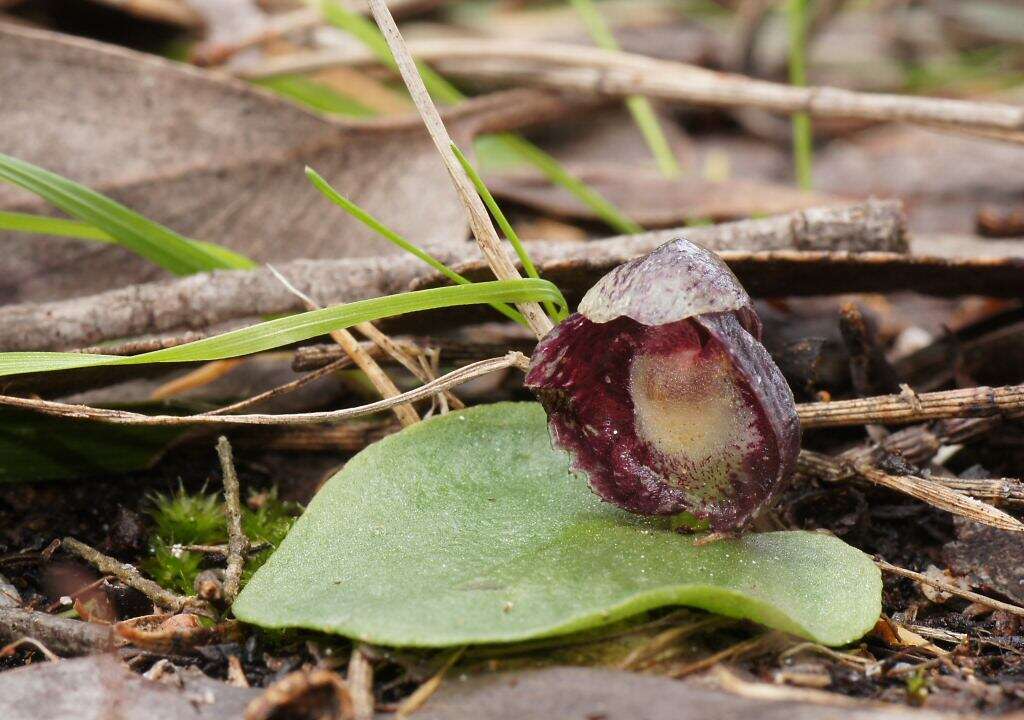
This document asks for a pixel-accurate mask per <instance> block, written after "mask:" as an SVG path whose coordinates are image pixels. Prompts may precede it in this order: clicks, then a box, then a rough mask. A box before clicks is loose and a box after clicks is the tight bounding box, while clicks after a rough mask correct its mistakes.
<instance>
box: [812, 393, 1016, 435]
mask: <svg viewBox="0 0 1024 720" xmlns="http://www.w3.org/2000/svg"><path fill="white" fill-rule="evenodd" d="M797 412H798V414H799V415H800V424H801V426H803V427H804V428H805V429H810V428H826V427H843V426H850V425H864V424H869V423H876V424H881V425H906V424H908V423H917V422H923V421H926V420H941V419H944V418H966V417H991V416H996V417H1015V416H1020V415H1021V414H1022V413H1024V385H1006V386H1003V387H975V388H965V389H962V390H946V391H942V392H932V393H920V394H918V393H914V392H913V391H909V392H908V391H907V390H905V391H904V392H902V393H899V394H897V395H880V396H877V397H869V398H858V399H855V400H835V401H832V402H818V403H804V404H801V405H800V406H798V408H797Z"/></svg>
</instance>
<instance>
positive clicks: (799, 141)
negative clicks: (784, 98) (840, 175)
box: [786, 0, 814, 190]
mask: <svg viewBox="0 0 1024 720" xmlns="http://www.w3.org/2000/svg"><path fill="white" fill-rule="evenodd" d="M786 12H787V14H788V18H789V82H790V83H791V84H793V85H797V86H800V87H803V86H805V85H807V0H788V4H787V7H786ZM813 152H814V149H813V139H812V137H811V118H810V116H809V115H808V114H807V113H795V114H794V115H793V167H794V169H795V172H796V181H797V185H798V186H799V187H800V188H801V189H803V190H810V189H811V187H812V180H811V163H812V157H813V155H812V154H813Z"/></svg>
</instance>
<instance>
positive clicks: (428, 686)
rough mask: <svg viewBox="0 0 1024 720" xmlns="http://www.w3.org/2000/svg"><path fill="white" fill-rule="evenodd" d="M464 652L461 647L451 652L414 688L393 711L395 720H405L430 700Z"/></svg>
mask: <svg viewBox="0 0 1024 720" xmlns="http://www.w3.org/2000/svg"><path fill="white" fill-rule="evenodd" d="M464 652H466V648H465V647H461V648H459V649H458V650H456V651H455V652H453V653H452V654H451V655H450V656H449V657H448V659H447V660H445V662H444V665H442V666H441V669H440V670H438V671H437V672H436V673H435V674H434V676H433V677H431V678H430V679H429V680H427V681H426V682H425V683H423V684H422V685H420V686H419V687H418V688H416V689H415V690H414V691H413V693H412V695H410V696H409V697H407V698H406V699H405V700H403V701H402V702H401V704H400V705H399V706H398V709H397V710H395V720H406V718H408V717H409V716H410V715H412V714H413V713H414V712H416V711H417V710H419V709H420V708H421V707H423V705H424V704H425V703H426V702H427V700H429V699H430V696H431V695H433V694H434V693H435V692H437V689H438V688H439V687H441V681H443V680H444V676H445V674H446V673H447V672H448V671H449V670H451V668H452V665H454V664H455V663H456V662H458V660H459V658H460V657H462V654H463V653H464Z"/></svg>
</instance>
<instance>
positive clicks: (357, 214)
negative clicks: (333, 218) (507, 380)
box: [306, 167, 529, 327]
mask: <svg viewBox="0 0 1024 720" xmlns="http://www.w3.org/2000/svg"><path fill="white" fill-rule="evenodd" d="M306 177H307V178H309V181H310V182H311V183H313V185H314V186H315V187H316V189H317V190H319V191H320V192H321V193H323V194H324V197H326V198H327V199H328V200H330V201H331V202H333V203H334V204H335V205H338V206H339V207H341V209H342V210H344V211H345V212H347V213H348V214H349V215H351V216H352V217H354V218H355V219H356V220H358V221H359V222H361V223H363V225H366V226H367V227H368V228H370V229H371V230H373V231H374V232H376V233H377V234H379V235H381V236H382V237H384V238H386V239H387V240H389V241H390V242H392V243H394V244H395V245H397V246H398V247H400V248H402V249H403V250H405V251H406V252H407V253H409V254H410V255H413V256H415V257H417V258H419V259H420V260H422V261H423V262H425V263H426V264H427V265H429V266H430V267H432V268H434V269H435V270H437V271H438V272H439V273H441V274H442V275H444V276H445V277H446V278H448V279H449V280H451V281H452V282H454V283H457V284H458V285H471V284H472V280H469V279H467V278H465V277H463V276H462V275H459V274H458V273H457V272H455V271H454V270H452V269H451V268H450V267H448V266H447V265H445V264H444V263H443V262H441V261H440V260H438V259H437V258H436V257H434V256H433V255H431V254H430V253H428V252H427V251H426V250H424V249H423V248H421V247H419V246H418V245H414V244H413V243H411V242H409V241H408V240H406V239H405V238H404V237H402V236H401V235H399V234H398V233H397V232H395V231H394V230H392V229H391V228H389V227H388V226H387V225H385V224H384V223H382V222H381V221H380V220H378V219H377V218H375V217H374V216H373V215H371V214H370V213H368V212H366V211H365V210H363V209H362V208H361V207H359V206H358V205H356V204H355V203H354V202H352V201H351V200H349V199H348V198H347V197H345V196H344V195H342V194H341V193H339V192H338V191H337V190H335V189H334V188H333V187H331V184H330V183H329V182H327V181H326V180H324V178H323V177H322V176H321V175H320V174H319V173H318V172H317V171H316V170H314V169H313V168H310V167H307V168H306ZM491 307H493V308H494V309H495V310H497V311H498V312H500V313H501V314H502V315H504V316H505V317H507V318H509V319H511V320H514V321H516V322H517V323H519V324H520V325H523V326H524V327H529V325H528V324H527V322H526V318H524V317H523V315H522V313H520V312H519V311H518V310H516V309H515V308H513V307H510V306H508V305H502V304H494V305H492V306H491Z"/></svg>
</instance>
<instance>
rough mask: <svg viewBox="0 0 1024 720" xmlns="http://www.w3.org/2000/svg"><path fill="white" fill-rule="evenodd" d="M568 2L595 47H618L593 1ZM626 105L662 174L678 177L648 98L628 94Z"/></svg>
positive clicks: (673, 160) (668, 147) (666, 140)
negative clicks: (574, 9) (581, 21)
mask: <svg viewBox="0 0 1024 720" xmlns="http://www.w3.org/2000/svg"><path fill="white" fill-rule="evenodd" d="M571 2H572V4H573V7H575V8H576V12H577V13H578V14H579V16H580V18H581V19H582V20H583V23H584V24H585V25H586V26H587V31H588V32H589V33H590V37H591V38H592V39H593V40H594V42H595V43H597V45H598V47H601V48H604V49H605V50H619V49H620V47H619V43H618V41H616V39H615V36H614V35H612V31H611V28H609V27H608V23H606V22H605V20H604V18H603V17H602V16H601V13H600V11H599V10H598V9H597V7H596V6H595V5H594V3H593V0H571ZM626 108H627V109H628V110H629V114H630V115H632V116H633V122H635V123H636V125H637V127H638V128H639V129H640V132H641V134H642V135H643V136H644V141H645V142H646V143H647V147H648V148H650V151H651V155H653V156H654V160H655V162H657V164H658V169H659V170H660V171H661V174H662V175H664V176H665V177H667V178H669V179H674V178H677V177H679V176H680V175H681V174H682V168H680V167H679V160H678V159H677V158H676V156H675V153H673V152H672V148H671V146H670V145H669V144H668V139H667V138H666V137H665V133H663V132H662V130H661V124H660V123H659V122H658V116H657V115H656V114H655V112H654V107H653V106H652V105H651V102H650V100H648V99H647V98H645V97H643V96H641V95H630V96H629V97H627V98H626Z"/></svg>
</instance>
